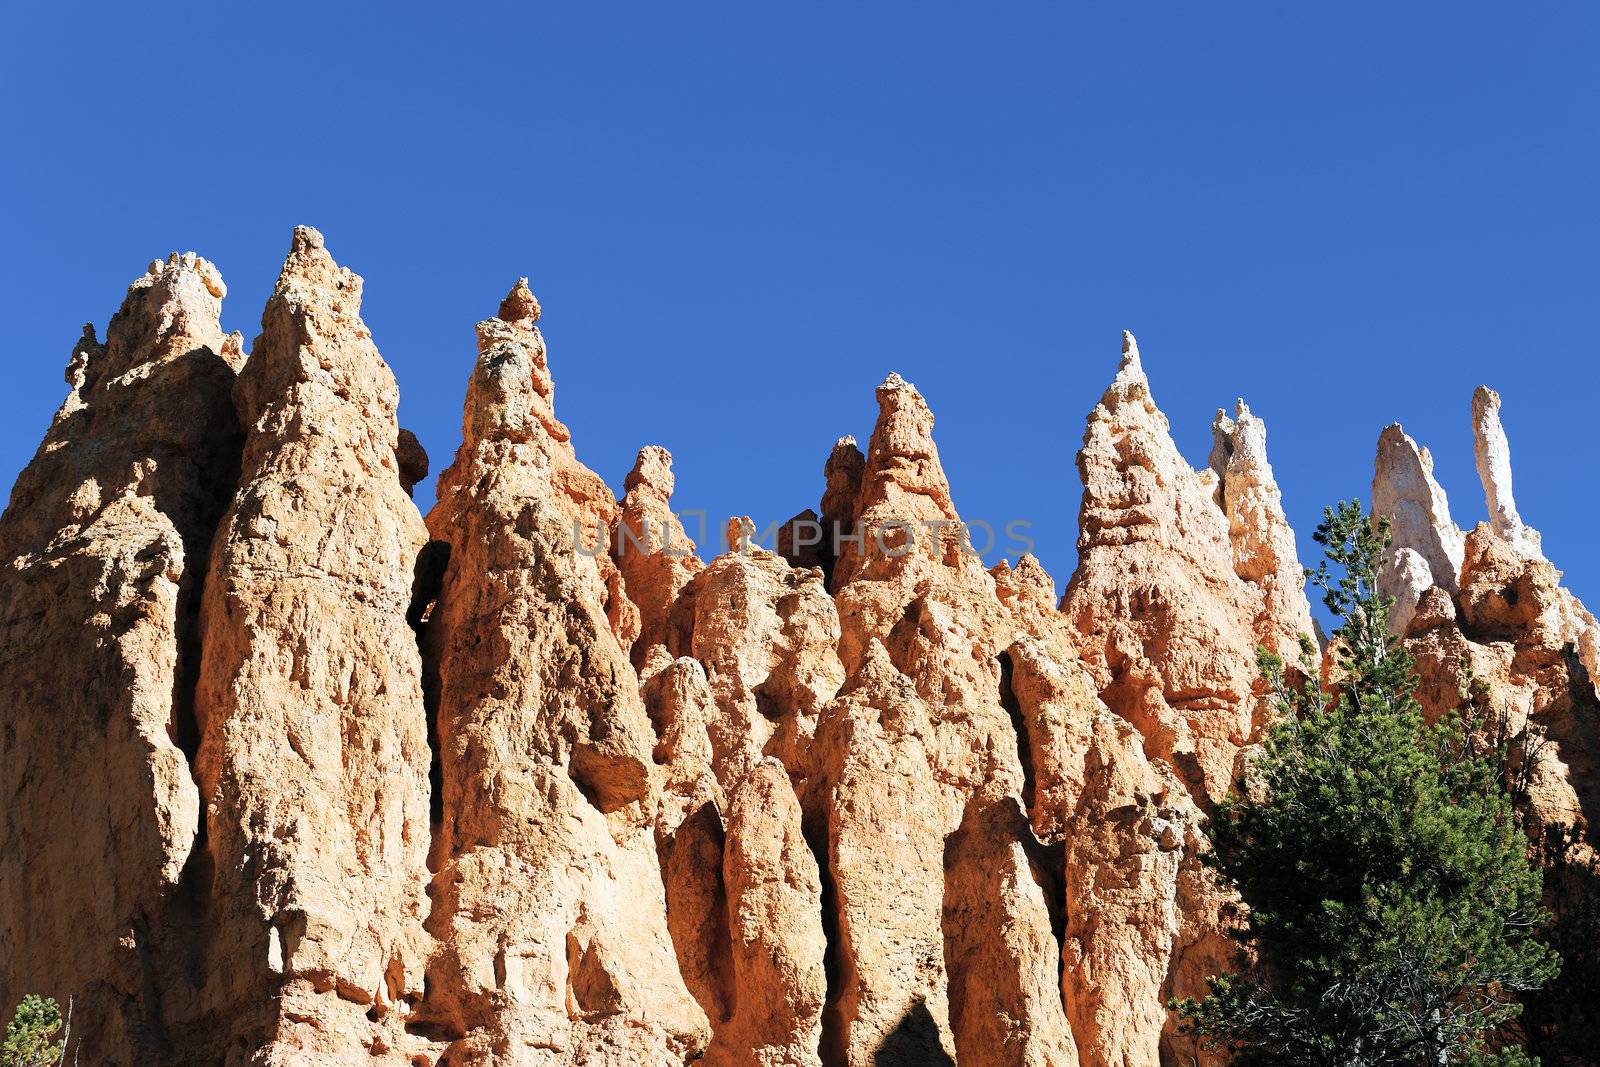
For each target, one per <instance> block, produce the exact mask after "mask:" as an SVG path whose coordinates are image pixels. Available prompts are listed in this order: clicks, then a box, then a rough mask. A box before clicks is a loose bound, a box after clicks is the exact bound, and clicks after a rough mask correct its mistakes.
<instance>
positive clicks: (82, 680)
mask: <svg viewBox="0 0 1600 1067" xmlns="http://www.w3.org/2000/svg"><path fill="white" fill-rule="evenodd" d="M224 292H225V289H224V286H223V284H222V279H221V277H220V276H219V275H218V274H217V271H216V269H215V268H214V267H213V266H212V265H211V264H210V263H208V262H206V261H205V260H204V259H199V258H197V257H196V256H194V255H193V254H185V255H182V256H178V255H174V256H172V257H171V258H170V259H167V260H165V261H158V262H155V263H152V264H151V265H150V268H149V270H148V271H147V272H146V273H145V274H144V275H143V276H142V277H140V278H139V279H138V280H137V281H135V282H134V283H133V284H132V285H131V286H129V288H128V295H127V299H126V300H124V301H123V303H122V307H121V308H120V310H118V311H117V313H116V315H115V316H114V317H113V318H112V320H111V324H110V327H109V328H108V329H107V331H106V339H105V341H104V342H103V343H102V342H101V341H99V340H97V339H96V337H95V334H94V331H93V330H92V328H90V327H85V328H84V335H83V339H82V340H81V341H79V342H78V344H77V345H76V346H75V347H74V348H73V350H72V357H71V360H70V362H69V363H68V366H67V384H68V385H69V386H70V390H69V392H68V394H67V398H66V401H65V402H64V403H63V404H62V405H61V408H60V410H59V411H57V412H56V416H55V419H54V420H53V421H52V422H51V424H50V429H49V431H48V432H47V433H46V435H45V439H44V442H43V443H42V444H41V445H40V446H39V451H38V454H37V455H36V456H35V457H34V460H33V462H32V463H31V464H30V465H29V466H28V468H27V469H26V470H24V471H23V472H22V475H21V476H20V477H19V478H18V479H17V482H16V485H15V486H14V488H13V489H12V493H11V503H10V506H9V507H7V508H6V511H5V515H4V518H0V567H3V569H0V664H3V670H0V686H3V687H4V696H3V698H0V704H3V706H4V709H5V710H4V715H5V727H4V733H3V738H0V788H3V792H4V815H3V816H0V818H3V823H0V827H3V829H0V834H3V843H4V853H3V855H4V857H5V859H4V862H3V863H0V1002H3V1003H4V1005H5V1006H6V1010H7V1011H9V1010H10V1007H11V1005H13V1004H15V1003H16V1002H17V1001H18V1000H19V999H21V997H22V996H23V995H24V994H26V993H29V992H34V991H38V990H52V991H59V992H62V993H68V992H70V993H71V994H72V995H73V996H75V997H76V998H77V1007H78V1010H79V1011H81V1012H83V1013H85V1014H86V1015H88V1016H90V1017H93V1018H95V1019H97V1020H98V1025H97V1026H96V1027H95V1029H94V1032H93V1033H92V1034H90V1035H89V1036H88V1039H87V1040H86V1041H85V1044H84V1048H83V1053H82V1054H83V1058H84V1060H85V1062H123V1063H131V1062H134V1061H135V1060H136V1059H138V1058H141V1057H143V1056H145V1055H148V1054H150V1053H151V1052H152V1051H153V1050H161V1049H164V1048H166V1047H168V1044H169V1042H170V1035H169V1034H168V1033H167V1022H168V1018H167V1016H166V1013H164V1012H163V1010H162V1007H161V1004H160V1003H159V1002H155V1001H153V999H152V998H151V997H150V996H149V995H148V990H149V989H150V988H152V987H156V988H162V987H172V988H174V989H181V988H182V987H183V986H184V985H185V984H187V983H188V980H189V977H188V971H189V959H188V954H189V952H190V951H191V949H192V946H193V945H194V944H196V943H197V942H200V941H202V940H203V936H202V935H200V934H199V933H198V931H197V930H195V929H194V928H193V927H192V924H193V923H194V921H195V917H194V915H193V914H192V911H191V910H190V909H188V908H186V906H185V905H186V903H187V900H186V897H187V894H186V892H185V889H186V888H187V883H191V882H193V881H195V880H197V879H199V878H201V877H203V875H202V871H203V869H204V864H203V863H202V862H191V861H192V860H193V859H194V854H195V850H196V847H197V836H198V834H199V829H200V822H201V818H202V800H201V795H200V792H199V790H198V789H197V787H196V783H195V780H194V777H193V775H192V774H191V771H190V759H191V757H192V756H193V754H194V750H195V745H196V741H197V738H196V728H195V722H194V705H193V693H194V677H195V672H196V671H197V669H198V666H199V653H200V640H199V636H200V629H199V625H198V619H197V617H198V611H199V604H200V595H201V590H202V588H203V582H204V579H205V574H206V559H207V556H208V554H209V552H210V548H211V539H212V536H213V534H214V532H215V530H216V526H217V522H218V519H219V518H220V517H221V515H222V511H223V509H224V508H225V507H226V506H227V502H228V497H229V495H230V494H231V493H232V492H233V486H234V483H235V481H236V479H237V478H238V474H239V449H240V443H241V435H240V432H239V426H238V420H237V419H236V417H235V415H234V410H233V404H232V402H231V400H230V399H229V396H230V391H231V390H232V388H233V384H234V376H235V374H236V373H237V371H238V369H239V366H240V365H241V363H242V361H243V355H242V352H241V346H240V343H239V338H238V337H237V336H232V337H229V336H225V335H224V334H223V332H222V329H221V326H220V325H219V318H218V317H219V315H220V313H221V308H222V297H223V294H224ZM199 847H200V849H201V850H202V851H203V850H204V845H203V844H201V845H200V846H199Z"/></svg>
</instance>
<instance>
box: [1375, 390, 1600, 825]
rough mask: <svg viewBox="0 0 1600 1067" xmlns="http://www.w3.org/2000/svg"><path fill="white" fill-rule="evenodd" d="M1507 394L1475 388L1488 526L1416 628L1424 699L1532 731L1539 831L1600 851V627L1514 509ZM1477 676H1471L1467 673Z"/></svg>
mask: <svg viewBox="0 0 1600 1067" xmlns="http://www.w3.org/2000/svg"><path fill="white" fill-rule="evenodd" d="M1499 412H1500V396H1499V394H1498V393H1496V392H1495V391H1494V390H1492V389H1490V388H1488V387H1487V386H1479V387H1478V389H1477V391H1476V392H1475V393H1474V394H1473V397H1472V431H1473V444H1474V449H1473V451H1474V454H1475V456H1476V458H1477V464H1478V474H1479V478H1480V480H1481V481H1482V483H1483V490H1484V497H1485V504H1486V505H1487V508H1488V513H1489V517H1490V521H1489V522H1487V523H1481V524H1479V525H1478V526H1477V527H1475V528H1474V529H1473V530H1472V531H1471V532H1470V533H1468V534H1467V536H1466V540H1465V547H1464V558H1463V561H1462V565H1461V569H1460V571H1459V574H1458V575H1457V578H1458V580H1457V581H1456V582H1454V583H1452V585H1448V586H1447V585H1446V584H1445V583H1443V582H1438V583H1436V586H1437V587H1436V588H1433V589H1430V590H1429V591H1428V592H1426V593H1425V594H1423V596H1422V598H1421V599H1420V601H1419V604H1418V607H1417V610H1416V612H1415V614H1414V616H1413V617H1412V618H1411V619H1410V620H1408V627H1407V629H1406V631H1405V633H1406V643H1407V646H1408V647H1409V648H1410V650H1411V652H1412V654H1413V655H1414V656H1415V657H1416V659H1417V666H1418V672H1419V674H1420V676H1421V680H1422V684H1421V686H1420V687H1419V690H1418V697H1419V699H1420V700H1421V701H1422V703H1423V706H1424V709H1425V711H1426V712H1427V713H1428V714H1429V715H1430V716H1438V715H1441V714H1444V713H1445V712H1446V711H1449V710H1451V709H1453V708H1455V707H1457V706H1459V705H1460V704H1461V703H1462V693H1463V692H1464V691H1470V690H1471V689H1472V688H1473V687H1474V685H1476V686H1478V687H1480V690H1479V694H1478V695H1476V696H1474V695H1473V694H1472V693H1470V692H1468V696H1469V699H1470V701H1471V703H1472V704H1474V705H1476V708H1475V714H1477V715H1480V716H1486V717H1488V719H1489V720H1490V721H1489V723H1488V725H1489V726H1490V727H1491V728H1494V729H1499V728H1504V729H1505V730H1507V731H1509V732H1510V733H1512V734H1517V733H1521V732H1523V731H1526V732H1527V735H1528V736H1529V737H1530V738H1531V739H1532V743H1531V744H1530V745H1529V746H1528V747H1527V752H1528V753H1529V754H1530V756H1531V757H1532V766H1531V767H1529V768H1528V770H1527V792H1528V796H1527V807H1528V809H1529V811H1530V813H1531V815H1532V816H1533V821H1534V824H1535V825H1536V826H1543V827H1554V828H1557V829H1560V830H1563V831H1568V832H1572V833H1574V834H1575V835H1576V837H1577V840H1578V841H1579V842H1580V844H1581V846H1582V847H1583V848H1584V849H1586V850H1592V849H1593V848H1594V847H1595V837H1594V834H1595V826H1596V820H1597V819H1600V779H1597V777H1596V771H1597V769H1600V768H1597V763H1600V740H1597V737H1600V734H1597V724H1600V694H1597V693H1596V690H1595V679H1596V677H1597V673H1596V667H1597V666H1600V662H1597V660H1600V656H1597V653H1600V622H1597V621H1596V620H1595V617H1594V616H1593V615H1592V614H1591V613H1590V612H1589V611H1588V609H1586V608H1585V607H1584V606H1583V604H1582V603H1581V602H1580V601H1579V600H1578V598H1577V597H1575V596H1573V595H1572V593H1571V592H1570V591H1569V590H1567V589H1566V588H1564V587H1563V586H1562V585H1561V572H1560V571H1558V570H1556V568H1555V567H1554V566H1553V565H1552V564H1551V563H1550V562H1549V561H1548V560H1546V559H1545V558H1544V555H1543V551H1542V547H1541V538H1540V536H1539V533H1538V531H1537V530H1534V529H1533V528H1532V527H1530V526H1527V525H1526V524H1525V523H1524V522H1523V521H1522V518H1521V516H1520V515H1519V513H1518V511H1517V505H1516V501H1515V499H1514V498H1513V496H1512V491H1511V451H1510V446H1509V444H1508V442H1507V440H1506V435H1505V431H1504V429H1503V428H1502V427H1501V424H1500V414H1499ZM1469 672H1470V673H1469Z"/></svg>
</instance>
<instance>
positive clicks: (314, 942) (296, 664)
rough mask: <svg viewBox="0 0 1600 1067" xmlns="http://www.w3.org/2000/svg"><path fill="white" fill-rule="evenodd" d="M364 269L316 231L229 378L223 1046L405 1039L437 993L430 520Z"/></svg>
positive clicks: (214, 716) (215, 837)
mask: <svg viewBox="0 0 1600 1067" xmlns="http://www.w3.org/2000/svg"><path fill="white" fill-rule="evenodd" d="M360 306H361V279H360V278H358V277H357V276H356V275H354V274H352V273H351V272H350V271H349V270H347V269H345V268H342V267H340V266H338V265H337V264H335V263H334V261H333V258H332V257H331V256H330V255H329V254H328V251H327V249H326V248H325V247H324V246H323V241H322V235H321V234H319V233H317V232H316V231H315V230H312V229H309V228H306V227H302V228H300V229H298V230H296V231H295V234H294V244H293V247H292V248H291V250H290V252H289V258H288V260H287V261H286V262H285V263H284V267H283V273H282V274H281V275H279V277H278V284H277V288H276V289H275V290H274V291H273V294H272V298H271V299H270V300H269V301H268V302H267V308H266V311H265V312H264V313H263V315H262V318H261V325H262V331H261V336H260V337H258V338H257V339H256V343H255V345H254V347H253V348H252V350H251V355H250V358H249V359H248V360H247V361H246V362H245V364H244V368H243V370H241V371H240V372H239V379H238V383H237V384H236V385H235V386H234V391H233V399H234V405H235V407H236V409H237V411H238V414H239V421H240V423H241V424H242V425H243V426H244V428H245V434H246V436H245V443H244V461H243V468H242V470H241V472H240V474H239V484H238V489H237V490H236V491H235V493H234V496H233V502H232V504H231V505H230V506H229V508H228V511H227V514H226V515H224V516H223V519H222V524H221V526H220V528H219V529H218V531H217V535H216V541H215V543H214V545H213V547H212V552H211V567H210V570H209V572H208V574H207V576H206V587H205V598H204V603H203V606H202V609H201V617H200V624H201V643H202V650H201V662H200V678H199V684H198V685H197V686H196V688H195V700H194V703H195V715H196V718H197V720H198V722H199V728H200V750H199V754H198V756H197V757H196V759H195V766H194V771H195V778H196V779H197V781H198V782H199V786H200V791H201V795H202V797H203V799H204V802H205V806H206V822H205V825H206V849H207V852H208V854H209V860H210V863H209V865H208V866H209V869H210V885H209V886H203V887H201V888H202V891H204V892H207V893H208V900H207V905H208V909H207V916H206V919H207V922H208V937H207V939H206V941H205V943H204V945H203V946H202V948H203V951H202V953H200V958H199V960H198V961H197V968H198V970H199V972H200V977H202V978H203V979H204V981H205V992H204V997H203V999H204V1001H205V1005H206V1013H207V1017H208V1018H210V1019H226V1020H228V1021H227V1024H226V1026H225V1027H221V1028H219V1033H218V1034H217V1036H219V1037H225V1038H226V1040H227V1045H226V1055H227V1056H228V1057H230V1058H234V1059H239V1060H244V1059H245V1058H246V1057H250V1056H253V1057H254V1059H255V1060H256V1061H258V1062H261V1063H270V1064H289V1063H296V1062H305V1061H307V1060H309V1059H315V1058H317V1057H325V1058H354V1057H356V1056H360V1055H370V1054H373V1053H381V1052H383V1051H384V1050H386V1049H389V1048H397V1047H398V1045H399V1044H400V1043H401V1041H402V1039H403V1037H404V1034H403V1031H402V1030H401V1028H400V1019H401V1017H403V1015H404V1012H405V1010H406V1007H407V1006H408V1005H409V1004H411V1003H413V1002H414V1001H416V1000H417V999H419V998H420V996H421V994H422V968H423V964H424V963H425V962H426V959H427V953H426V946H425V944H424V941H423V931H422V918H423V914H424V910H425V896H424V888H425V885H426V861H427V848H428V740H427V723H426V720H425V719H424V716H423V712H422V662H421V658H420V656H419V655H418V653H417V647H416V642H415V640H414V639H413V638H412V634H411V630H410V628H409V627H408V626H407V625H406V613H407V610H408V608H409V607H410V602H411V586H412V575H413V571H414V568H415V564H416V560H417V557H418V554H419V553H420V551H421V550H422V547H423V545H425V544H426V543H427V531H426V530H425V529H424V528H423V525H422V517H421V516H420V515H419V514H418V513H417V509H416V506H415V505H414V504H412V502H411V498H410V496H409V495H408V494H407V492H406V491H405V489H404V488H403V487H402V486H401V484H400V472H399V465H398V462H397V460H396V456H395V452H396V447H397V446H398V444H399V427H398V425H397V424H396V422H395V409H396V407H397V405H398V404H399V399H400V397H399V390H398V389H397V388H396V386H395V380H394V375H393V374H391V373H390V371H389V368H388V366H387V365H385V364H384V362H383V359H382V357H380V356H379V355H378V350H377V349H376V348H375V347H374V346H373V343H372V337H371V334H370V333H369V332H368V330H367V328H366V326H365V325H364V324H363V323H362V321H361V317H360Z"/></svg>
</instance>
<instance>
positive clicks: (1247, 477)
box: [1061, 334, 1310, 808]
mask: <svg viewBox="0 0 1600 1067" xmlns="http://www.w3.org/2000/svg"><path fill="white" fill-rule="evenodd" d="M1240 424H1242V426H1241V425H1240ZM1240 424H1224V425H1221V426H1219V428H1218V431H1217V432H1218V435H1219V437H1221V438H1222V441H1221V446H1222V447H1221V448H1219V452H1220V453H1221V454H1222V455H1223V456H1225V457H1226V463H1222V462H1221V461H1220V460H1215V459H1214V462H1218V465H1219V466H1221V467H1222V470H1223V474H1224V476H1223V477H1221V478H1220V480H1219V479H1218V478H1217V477H1216V473H1215V471H1210V472H1207V473H1206V474H1205V475H1201V474H1199V473H1197V472H1196V471H1194V470H1193V469H1192V468H1191V467H1190V466H1189V465H1188V463H1187V462H1186V461H1185V460H1184V458H1183V457H1182V456H1181V455H1180V454H1179V453H1178V450H1177V447H1176V445H1174V444H1173V441H1172V437H1171V435H1170V434H1169V433H1168V428H1167V419H1166V416H1165V415H1163V414H1162V413H1161V411H1160V409H1158V408H1157V407H1156V405H1155V401H1154V400H1153V399H1152V397H1151V394H1150V383H1149V380H1148V379H1147V378H1146V376H1145V372H1144V368H1143V366H1142V365H1141V363H1140V360H1139V349H1138V345H1137V344H1136V343H1135V341H1134V339H1133V336H1132V335H1131V334H1126V335H1124V340H1123V355H1122V364H1121V367H1120V368H1119V369H1118V371H1117V376H1116V378H1115V380H1114V381H1113V382H1112V383H1111V386H1110V388H1108V389H1107V390H1106V393H1105V395H1104V397H1102V398H1101V401H1100V403H1099V404H1098V405H1097V406H1096V407H1095V409H1094V411H1093V412H1091V413H1090V415H1089V419H1088V426H1087V429H1086V431H1085V433H1084V443H1083V449H1082V451H1080V452H1079V453H1078V470H1079V473H1080V474H1081V475H1082V477H1083V483H1084V490H1083V506H1082V510H1081V513H1080V531H1079V535H1078V552H1079V563H1078V570H1077V573H1075V574H1074V575H1073V578H1072V582H1071V583H1070V584H1069V586H1068V588H1067V592H1066V595H1065V596H1064V597H1063V598H1062V602H1061V609H1062V611H1063V612H1064V613H1065V614H1066V615H1067V617H1068V619H1069V621H1070V623H1071V625H1072V627H1073V628H1074V629H1075V630H1076V632H1077V634H1078V647H1079V650H1080V652H1081V654H1082V656H1083V661H1084V662H1085V663H1086V664H1087V665H1088V666H1089V668H1090V670H1091V671H1093V672H1094V674H1095V676H1096V681H1097V683H1098V685H1099V686H1100V695H1101V697H1102V698H1103V699H1104V700H1105V702H1106V704H1107V705H1108V706H1109V707H1110V709H1111V710H1112V711H1113V712H1115V713H1116V714H1118V715H1120V716H1121V717H1122V718H1124V719H1126V720H1127V721H1128V722H1130V723H1132V724H1133V725H1134V726H1135V727H1136V728H1137V729H1138V730H1139V732H1140V734H1141V735H1142V736H1143V737H1144V743H1145V746H1146V748H1147V750H1148V752H1149V754H1150V756H1151V757H1152V758H1156V759H1160V760H1163V761H1165V762H1167V763H1169V764H1170V765H1171V766H1172V767H1173V769H1174V770H1175V771H1176V772H1177V774H1178V776H1179V778H1180V780H1181V781H1183V783H1184V785H1185V786H1186V788H1187V789H1188V790H1189V791H1190V793H1191V794H1192V795H1193V796H1194V797H1195V799H1196V800H1197V801H1198V802H1199V803H1200V804H1201V806H1202V807H1204V808H1209V807H1210V805H1211V804H1214V803H1215V802H1217V801H1219V800H1221V799H1222V797H1223V796H1224V795H1226V793H1227V792H1228V790H1229V789H1230V788H1231V786H1232V784H1233V781H1234V777H1235V774H1236V773H1237V770H1238V766H1237V764H1238V757H1239V753H1240V752H1241V750H1243V749H1244V748H1245V747H1246V746H1247V745H1249V744H1251V743H1252V742H1254V741H1255V740H1256V739H1257V738H1258V736H1259V735H1260V733H1261V730H1262V729H1263V727H1264V726H1265V704H1264V702H1263V701H1261V700H1260V699H1258V696H1257V693H1256V669H1255V646H1256V645H1257V644H1258V643H1262V644H1268V645H1269V646H1278V647H1279V648H1282V646H1284V645H1285V644H1287V643H1289V642H1290V641H1291V640H1293V639H1294V638H1295V637H1296V636H1297V635H1295V633H1294V631H1295V630H1296V629H1297V628H1300V627H1304V628H1305V630H1304V631H1302V632H1309V617H1310V614H1309V608H1307V607H1306V603H1305V595H1304V593H1303V592H1302V591H1299V590H1298V588H1297V587H1293V586H1291V584H1290V582H1289V579H1288V577H1287V576H1288V574H1289V573H1290V572H1291V569H1292V568H1294V567H1297V566H1298V564H1297V563H1296V562H1295V557H1294V554H1293V548H1292V545H1290V544H1289V543H1288V539H1287V537H1286V536H1284V535H1283V534H1281V533H1280V530H1283V531H1286V526H1285V525H1284V524H1283V521H1282V511H1281V507H1280V506H1279V505H1278V502H1277V498H1278V492H1277V487H1276V484H1275V483H1274V482H1273V481H1272V477H1271V468H1270V467H1269V466H1267V464H1266V457H1265V454H1264V439H1265V433H1264V430H1261V429H1260V427H1259V421H1258V420H1256V419H1254V417H1253V416H1251V415H1250V414H1249V412H1248V410H1247V409H1244V408H1241V409H1240ZM1215 455H1216V454H1215V453H1214V456H1215ZM1230 483H1231V484H1230ZM1219 488H1220V491H1221V497H1222V501H1223V504H1222V506H1219V504H1218V499H1217V496H1218V492H1217V491H1218V489H1219ZM1230 501H1231V504H1230V503H1229V502H1230ZM1234 520H1237V524H1236V525H1235V522H1234ZM1286 651H1287V650H1286Z"/></svg>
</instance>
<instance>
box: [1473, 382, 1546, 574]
mask: <svg viewBox="0 0 1600 1067" xmlns="http://www.w3.org/2000/svg"><path fill="white" fill-rule="evenodd" d="M1472 454H1473V458H1474V459H1475V460H1476V461H1477V466H1478V480H1479V481H1480V482H1482V483H1483V498H1484V503H1485V504H1487V505H1488V508H1489V525H1490V526H1491V527H1492V528H1493V529H1494V532H1495V533H1496V534H1498V535H1499V536H1500V537H1501V538H1502V539H1503V540H1505V541H1506V542H1507V543H1509V544H1510V545H1511V547H1513V548H1515V549H1516V550H1517V551H1518V552H1521V553H1522V554H1523V555H1525V556H1530V557H1533V556H1542V555H1543V552H1542V551H1541V550H1540V541H1541V538H1540V537H1539V531H1538V530H1535V529H1534V528H1533V527H1531V526H1527V525H1525V524H1524V523H1523V521H1522V516H1521V515H1520V514H1518V513H1517V500H1516V497H1515V496H1514V495H1513V494H1512V492H1511V443H1510V442H1509V441H1507V440H1506V431H1505V428H1504V427H1503V426H1501V425H1500V394H1499V393H1497V392H1495V391H1494V390H1493V389H1490V388H1489V387H1488V386H1487V385H1480V386H1478V388H1477V389H1475V390H1473V393H1472Z"/></svg>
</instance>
